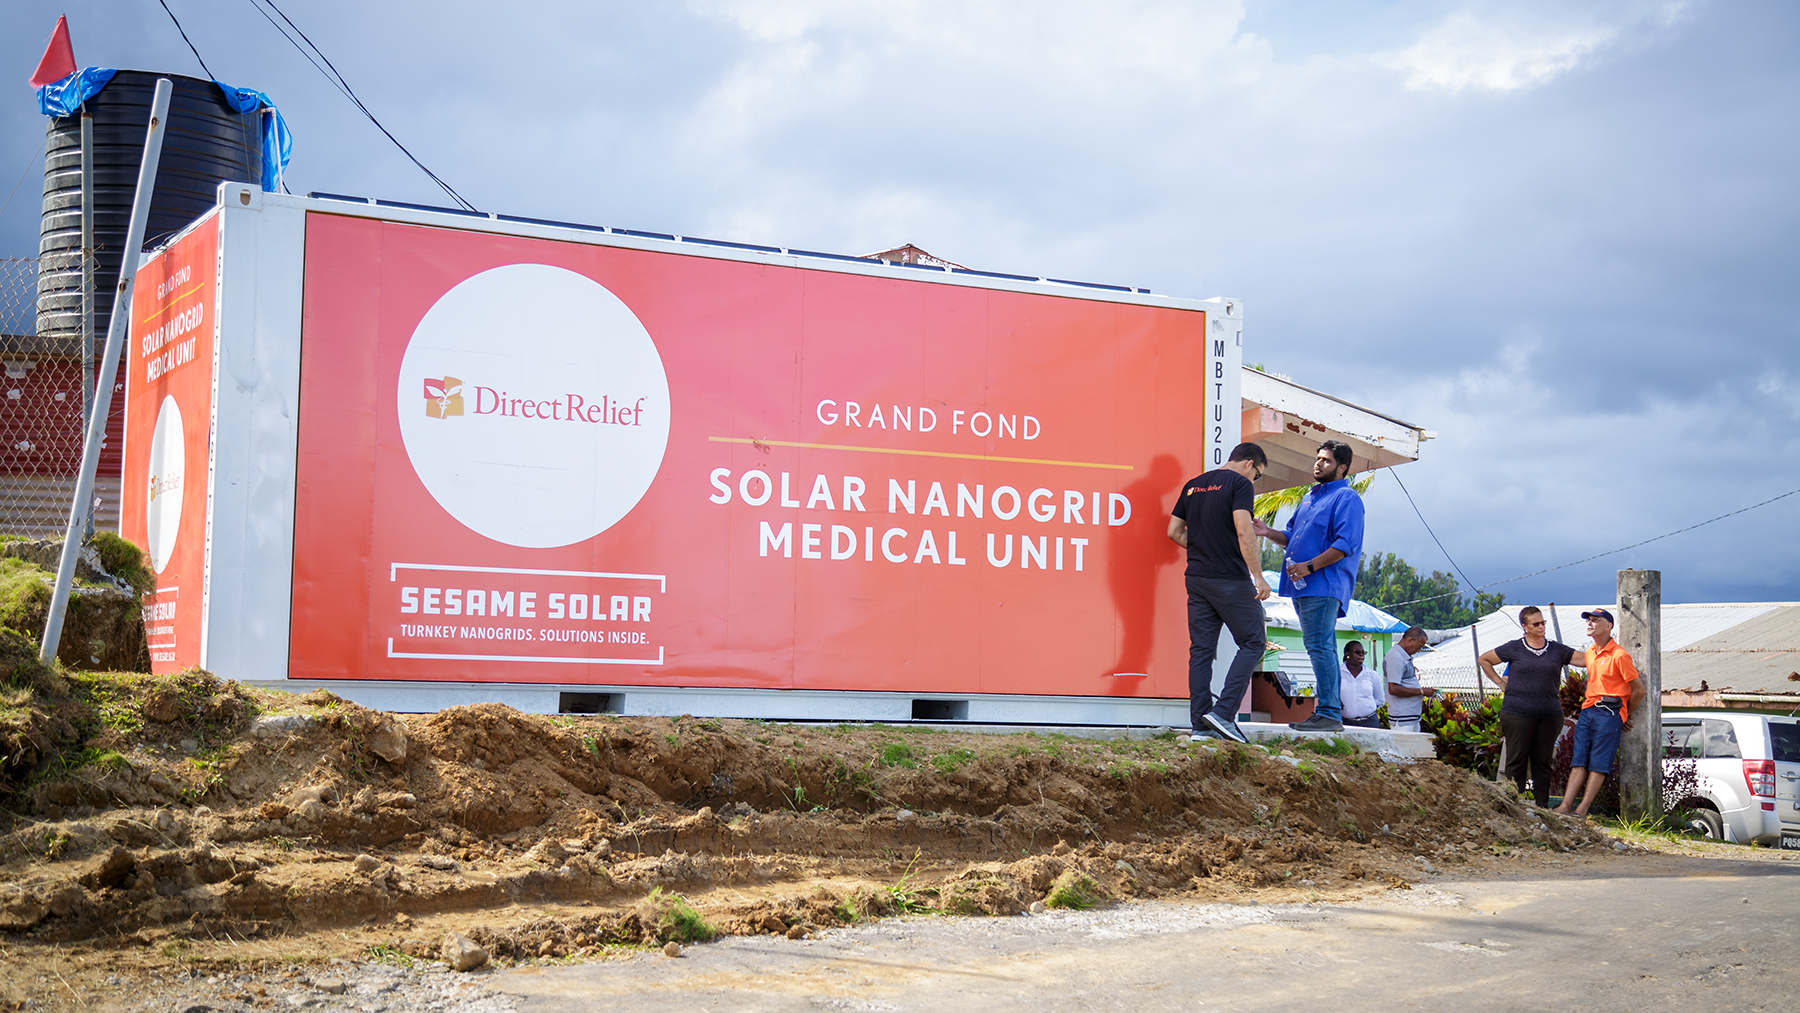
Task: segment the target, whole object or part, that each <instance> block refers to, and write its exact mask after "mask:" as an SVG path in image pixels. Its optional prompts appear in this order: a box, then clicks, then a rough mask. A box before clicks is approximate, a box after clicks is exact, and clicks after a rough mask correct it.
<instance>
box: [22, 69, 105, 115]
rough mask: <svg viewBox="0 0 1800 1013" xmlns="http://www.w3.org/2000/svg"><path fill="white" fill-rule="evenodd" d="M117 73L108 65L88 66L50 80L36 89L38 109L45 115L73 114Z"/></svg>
mask: <svg viewBox="0 0 1800 1013" xmlns="http://www.w3.org/2000/svg"><path fill="white" fill-rule="evenodd" d="M64 66H67V64H64ZM51 73H52V74H54V73H56V72H55V71H51ZM117 73H118V71H116V70H113V69H112V68H110V67H89V68H87V69H86V70H78V71H76V72H75V73H73V74H70V75H69V76H68V77H65V78H63V79H62V80H61V81H52V82H50V83H49V84H47V85H44V86H43V87H42V88H39V89H38V90H37V94H38V110H39V111H40V112H42V113H43V114H44V115H45V116H73V115H75V114H76V113H77V112H79V111H81V104H82V103H83V102H86V101H87V100H88V99H91V98H93V97H94V96H95V95H96V94H98V93H99V91H100V89H102V88H104V87H106V84H107V82H108V81H111V80H112V79H113V75H114V74H117Z"/></svg>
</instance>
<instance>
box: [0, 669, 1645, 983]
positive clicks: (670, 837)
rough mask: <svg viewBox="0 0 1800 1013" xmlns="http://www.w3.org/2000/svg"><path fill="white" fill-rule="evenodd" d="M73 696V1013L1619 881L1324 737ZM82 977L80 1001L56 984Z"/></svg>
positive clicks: (7, 950) (14, 911)
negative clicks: (1248, 904)
mask: <svg viewBox="0 0 1800 1013" xmlns="http://www.w3.org/2000/svg"><path fill="white" fill-rule="evenodd" d="M15 678H17V677H16V676H15ZM67 681H68V683H69V684H70V686H69V696H68V699H67V700H66V701H63V702H61V703H57V704H55V705H53V706H49V705H47V706H43V707H39V708H38V709H37V710H36V711H35V712H34V713H36V714H37V715H38V716H39V717H38V720H39V722H40V725H41V727H40V728H39V730H38V732H39V733H38V735H37V738H36V739H35V740H34V739H32V738H31V735H30V734H29V729H23V728H21V727H19V726H18V725H17V722H16V721H15V726H14V727H13V728H12V731H11V732H10V733H9V734H10V740H11V742H12V743H13V748H12V749H11V753H12V754H13V755H14V756H29V757H31V758H32V761H33V762H32V763H31V764H29V768H30V769H29V770H26V769H22V765H21V764H19V763H17V762H14V763H12V764H11V765H10V766H8V767H7V768H6V769H7V770H10V771H11V772H12V776H13V778H14V780H13V789H14V794H13V795H12V796H11V799H12V801H11V805H12V807H13V809H14V811H15V814H16V815H14V816H12V817H10V820H11V823H10V825H9V826H7V827H6V828H5V829H6V831H7V832H6V833H5V835H4V837H0V1008H4V1005H3V1003H13V1004H17V1003H18V1002H20V1001H21V1000H25V999H28V998H29V999H31V1000H32V1001H33V1007H32V1008H45V1007H46V1006H48V1007H56V1006H57V1005H58V1004H59V1003H63V1004H66V1005H68V1007H69V1008H71V1009H73V1008H76V1006H75V1000H74V999H73V998H72V997H73V996H74V995H76V994H78V992H80V990H81V989H82V988H83V986H82V985H81V982H83V981H87V982H89V984H92V983H93V982H94V981H98V980H100V979H101V977H104V978H108V979H112V980H127V979H130V978H131V976H133V975H152V974H162V973H167V972H168V970H169V969H170V967H171V965H180V966H183V967H188V968H192V967H196V966H198V967H202V968H208V967H214V966H224V965H233V966H238V967H243V966H259V967H267V966H269V965H279V964H282V963H283V962H289V961H293V962H304V961H309V960H320V959H324V958H328V957H333V956H339V957H367V956H368V955H369V954H370V953H371V951H373V952H375V953H376V954H377V955H380V954H388V955H390V956H391V957H392V958H393V959H396V960H405V959H407V958H408V957H409V956H410V957H419V958H423V957H433V958H435V957H436V956H437V955H438V953H439V946H440V943H441V941H442V939H443V938H444V934H445V932H446V931H448V930H456V931H461V932H463V933H465V934H466V935H468V936H469V937H470V938H472V939H474V940H475V941H476V942H477V943H480V944H481V945H482V946H483V947H485V948H486V949H487V950H488V951H489V953H490V954H491V955H492V957H493V959H494V960H496V961H499V962H514V961H525V960H533V959H563V958H568V957H571V956H595V955H604V954H607V953H610V952H617V951H618V950H619V948H621V947H641V946H645V945H658V944H661V943H663V942H666V941H669V940H675V939H680V940H688V939H693V938H701V937H704V936H706V935H707V934H708V932H709V931H717V932H722V933H728V934H754V933H779V934H783V935H787V936H790V937H792V938H799V937H802V936H805V935H807V934H809V933H811V932H814V931H816V930H817V929H819V928H822V927H826V926H830V925H834V924H841V923H845V922H850V921H855V920H858V919H862V918H867V917H872V916H877V915H885V914H893V913H896V912H905V911H915V912H940V913H946V914H969V915H1006V914H1016V913H1018V912H1020V911H1023V910H1025V909H1027V908H1028V907H1029V906H1030V905H1032V904H1033V903H1034V902H1043V901H1049V902H1051V903H1053V904H1056V903H1076V904H1080V903H1105V902H1106V901H1108V900H1110V899H1112V898H1127V897H1134V898H1155V897H1183V898H1192V899H1208V900H1215V901H1217V900H1233V899H1240V900H1241V899H1254V900H1256V901H1258V902H1261V903H1271V902H1277V901H1280V900H1284V899H1291V900H1298V899H1306V898H1326V897H1330V898H1341V897H1346V896H1354V895H1357V894H1358V893H1360V892H1367V891H1374V890H1388V889H1393V888H1397V887H1404V886H1406V885H1407V884H1408V883H1410V882H1414V881H1417V880H1418V879H1420V878H1421V877H1422V876H1424V875H1427V874H1429V873H1433V872H1436V871H1438V870H1439V869H1440V868H1441V869H1443V870H1445V871H1452V870H1454V871H1455V872H1456V873H1457V874H1459V875H1468V874H1471V873H1476V872H1479V871H1481V870H1484V869H1494V870H1505V871H1512V870H1517V869H1521V868H1523V867H1525V866H1527V865H1529V864H1531V863H1534V862H1543V861H1560V860H1562V859H1561V858H1560V856H1562V855H1563V853H1565V852H1570V851H1579V852H1580V853H1582V854H1585V855H1596V854H1601V853H1604V854H1607V855H1611V854H1612V853H1613V850H1612V847H1611V844H1612V842H1611V841H1610V840H1609V839H1608V838H1607V837H1606V835H1605V834H1603V833H1601V832H1599V831H1598V830H1597V829H1595V828H1593V827H1591V826H1589V825H1586V824H1581V823H1576V822H1573V821H1565V820H1563V819H1562V818H1560V817H1556V816H1554V815H1550V814H1547V813H1543V812H1541V811H1539V810H1535V809H1533V808H1531V807H1530V806H1529V804H1523V803H1521V802H1520V800H1518V799H1517V798H1516V797H1514V795H1513V793H1512V792H1511V790H1510V789H1501V788H1498V787H1496V786H1495V785H1493V784H1492V783H1489V782H1484V781H1481V780H1478V779H1476V778H1474V777H1473V776H1472V775H1470V774H1468V773H1467V772H1465V771H1462V770H1459V769H1456V768H1452V767H1447V766H1444V765H1443V764H1440V763H1437V762H1434V761H1427V762H1420V763H1410V764H1396V763H1391V762H1387V761H1384V760H1382V759H1380V758H1379V757H1376V756H1374V755H1372V754H1367V753H1358V752H1354V751H1349V752H1347V754H1346V755H1323V754H1321V753H1318V752H1313V751H1309V749H1307V748H1306V747H1303V746H1301V745H1300V744H1298V743H1287V744H1285V746H1282V745H1277V746H1273V747H1259V746H1237V745H1210V744H1201V745H1190V744H1188V743H1187V741H1186V737H1185V736H1180V737H1177V736H1175V735H1173V734H1172V733H1171V734H1168V735H1165V736H1162V737H1149V738H1137V739H1133V740H1113V741H1100V740H1093V739H1083V738H1071V737H1066V736H1061V735H1040V734H1029V733H1027V734H1018V735H987V734H976V733H951V732H941V731H932V730H929V729H923V728H913V727H899V726H880V725H877V726H871V727H862V726H858V727H848V726H836V727H823V726H796V725H776V724H765V723H761V722H754V721H735V720H725V721H718V720H700V719H694V718H685V717H684V718H678V719H673V720H670V719H661V718H616V717H603V716H595V717H572V716H565V717H557V718H544V717H538V716H532V715H526V714H521V713H519V712H517V711H514V710H511V709H509V708H507V707H504V706H501V705H497V704H484V705H480V706H474V707H458V708H453V709H450V710H447V711H443V712H441V713H438V714H432V715H416V716H401V715H393V714H384V713H379V712H375V711H370V710H366V709H364V708H361V707H358V706H356V705H354V704H350V703H347V702H344V701H341V700H338V699H337V698H335V697H332V696H331V695H330V694H327V693H323V692H318V693H314V694H311V695H308V696H305V697H297V696H290V695H285V694H279V693H262V692H253V691H249V690H246V689H245V688H243V687H240V686H238V685H236V684H232V683H222V682H219V681H217V680H214V679H213V678H212V677H211V676H209V675H207V674H205V673H189V674H186V675H183V676H178V677H168V678H157V677H151V676H140V675H120V674H107V675H84V674H74V675H69V676H67ZM51 688H54V687H51ZM40 695H41V694H40ZM15 702H16V701H15ZM53 721H60V722H61V724H60V725H58V726H57V728H55V729H50V728H49V726H48V724H46V723H47V722H53ZM46 729H48V730H46ZM34 742H35V745H33V743H34ZM21 744H23V745H21ZM1338 748H1339V749H1349V747H1347V746H1345V745H1344V744H1341V743H1340V744H1338ZM21 749H23V752H21ZM58 976H61V977H64V978H66V979H67V980H68V981H69V982H70V983H71V984H72V985H74V986H75V987H74V988H71V989H69V990H66V993H65V991H64V990H60V989H57V990H51V989H49V988H47V986H46V985H44V984H42V983H41V982H50V983H54V982H56V980H57V977H58ZM121 976H124V977H123V978H121ZM105 991H106V990H105V989H100V990H99V992H98V994H104V993H105ZM80 994H95V993H87V992H80ZM59 996H60V998H58V997H59ZM254 999H255V997H253V996H248V995H247V996H246V997H245V999H244V1001H245V1002H247V1003H252V1004H254ZM83 1001H84V1002H86V1000H83Z"/></svg>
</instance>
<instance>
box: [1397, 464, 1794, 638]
mask: <svg viewBox="0 0 1800 1013" xmlns="http://www.w3.org/2000/svg"><path fill="white" fill-rule="evenodd" d="M1395 481H1399V476H1395ZM1400 488H1401V489H1405V488H1406V487H1405V486H1404V485H1402V486H1401V487H1400ZM1797 494H1800V489H1789V490H1788V491H1787V492H1784V493H1781V494H1780V495H1777V496H1770V497H1769V498H1768V499H1765V500H1763V501H1762V502H1760V503H1752V504H1750V505H1749V506H1747V507H1739V508H1738V509H1736V510H1732V511H1730V512H1729V513H1722V514H1720V515H1719V516H1717V517H1708V518H1707V519H1706V520H1703V521H1700V522H1699V523H1697V524H1689V525H1688V526H1687V527H1685V528H1676V529H1675V530H1674V531H1666V532H1664V533H1662V534H1660V535H1656V536H1654V537H1652V538H1646V539H1644V540H1643V541H1641V542H1632V543H1631V544H1630V545H1621V546H1620V547H1618V548H1616V549H1608V550H1606V551H1605V552H1596V553H1594V554H1593V555H1591V556H1583V557H1582V558H1580V559H1577V560H1573V561H1571V562H1567V563H1558V564H1556V565H1555V566H1546V567H1544V568H1543V569H1542V570H1533V571H1531V572H1530V573H1525V574H1520V575H1519V576H1517V577H1508V578H1506V579H1505V580H1496V581H1492V582H1490V583H1487V584H1482V585H1476V584H1474V583H1473V582H1470V584H1469V588H1470V590H1473V591H1485V590H1487V589H1488V588H1491V587H1499V586H1500V585H1501V584H1511V583H1512V582H1514V581H1518V580H1525V579H1526V578H1528V577H1536V576H1539V575H1541V574H1546V573H1550V572H1552V571H1555V570H1566V569H1568V568H1569V567H1571V566H1580V565H1581V564H1582V563H1591V562H1593V561H1594V560H1596V559H1600V558H1602V557H1604V556H1612V555H1617V554H1618V553H1621V552H1625V551H1626V550H1628V549H1635V548H1637V547H1639V546H1642V545H1649V544H1650V543H1651V542H1660V541H1662V540H1663V539H1665V538H1673V537H1674V536H1676V535H1679V534H1684V533H1686V532H1689V531H1692V530H1694V529H1695V528H1703V527H1705V526H1707V525H1708V524H1712V523H1714V522H1717V521H1722V520H1724V519H1725V518H1727V517H1736V516H1737V515H1738V514H1741V513H1749V512H1750V511H1752V510H1755V509H1757V508H1758V507H1766V506H1768V505H1769V504H1770V503H1774V502H1776V501H1777V500H1784V499H1787V498H1788V497H1789V496H1793V495H1797ZM1406 498H1407V501H1408V502H1411V501H1412V495H1411V494H1410V493H1408V494H1407V497H1406ZM1418 511H1419V507H1418V504H1416V503H1415V504H1413V512H1414V513H1418ZM1419 522H1420V523H1421V524H1423V523H1424V522H1425V515H1424V514H1419ZM1425 530H1426V531H1427V532H1430V531H1431V525H1429V524H1426V525H1425ZM1431 540H1432V541H1434V542H1436V541H1437V535H1435V534H1433V535H1432V536H1431ZM1443 547H1444V544H1443V543H1442V542H1438V548H1439V549H1442V548H1443ZM1444 557H1445V558H1446V559H1449V557H1450V553H1448V552H1445V553H1444ZM1450 565H1451V566H1452V567H1455V566H1456V560H1454V559H1451V560H1450ZM1456 572H1457V573H1462V569H1461V568H1460V567H1458V568H1457V570H1456ZM1468 579H1469V578H1468V577H1467V576H1466V575H1465V576H1464V577H1463V580H1465V581H1466V580H1468ZM1461 593H1462V592H1461V591H1446V592H1445V593H1443V594H1434V595H1429V596H1427V597H1424V598H1414V599H1412V600H1411V601H1398V602H1394V603H1393V604H1391V605H1387V606H1384V607H1385V608H1390V609H1393V608H1399V607H1400V606H1402V605H1416V604H1418V603H1419V602H1422V601H1436V600H1437V599H1439V598H1448V597H1451V596H1453V595H1458V594H1461Z"/></svg>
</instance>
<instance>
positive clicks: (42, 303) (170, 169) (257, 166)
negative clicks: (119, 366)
mask: <svg viewBox="0 0 1800 1013" xmlns="http://www.w3.org/2000/svg"><path fill="white" fill-rule="evenodd" d="M159 77H166V78H168V79H169V80H170V81H171V82H173V84H174V85H175V91H174V94H173V95H172V96H171V97H170V100H169V122H168V125H167V126H166V127H165V128H164V131H163V147H162V159H161V160H160V161H159V162H158V163H157V169H156V193H155V194H154V196H153V197H152V200H151V203H150V220H149V224H148V226H147V227H146V228H145V230H144V245H145V246H146V247H148V246H154V245H155V244H156V243H158V242H160V241H161V240H162V239H164V238H166V237H167V236H169V235H171V234H173V233H175V232H179V231H180V230H181V229H182V228H183V227H185V226H186V225H187V224H188V223H189V222H191V221H193V220H194V219H195V218H197V217H199V216H200V215H201V214H204V213H205V212H206V210H207V209H208V208H210V207H212V206H213V202H214V200H215V199H216V198H217V195H218V186H219V184H220V183H222V182H226V181H234V182H256V181H258V180H260V179H262V126H261V116H260V114H259V113H256V112H251V113H239V112H237V111H236V110H234V109H233V108H232V107H231V106H230V105H228V104H226V101H225V96H224V95H223V94H222V93H221V92H220V91H219V86H218V85H215V84H213V83H212V82H211V81H202V80H200V79H199V78H193V77H183V76H182V75H180V74H153V73H149V72H147V71H142V70H121V71H119V72H118V73H117V74H115V75H113V79H112V80H111V81H109V82H108V83H107V85H106V87H104V88H102V89H100V92H99V94H97V95H95V96H94V97H93V98H91V99H88V103H87V107H88V111H89V112H91V113H93V115H94V243H95V245H96V246H97V247H98V248H99V255H98V257H97V258H96V264H95V271H94V342H95V344H96V345H97V346H98V345H102V344H104V343H105V341H106V328H107V325H108V322H109V320H110V318H111V316H112V304H113V291H114V289H115V288H117V287H118V283H119V266H120V264H121V263H122V262H123V258H122V257H121V253H122V252H123V251H122V247H123V246H124V245H125V230H126V229H127V227H129V225H130V223H131V201H132V197H133V195H134V193H135V191H136V188H137V176H138V166H139V165H140V164H141V163H142V162H143V158H144V138H145V136H146V133H147V131H148V129H149V124H150V100H151V97H152V95H153V93H154V92H155V90H156V79H157V78H159ZM80 253H81V116H80V115H79V114H77V115H75V116H65V117H63V118H61V119H53V120H51V121H50V136H49V138H48V139H47V140H46V147H45V152H44V219H43V226H42V235H41V238H40V239H39V243H38V256H39V258H40V259H39V261H38V302H37V333H38V342H37V344H38V346H39V348H40V349H41V350H42V351H44V352H52V353H62V354H79V353H80V350H81V258H80Z"/></svg>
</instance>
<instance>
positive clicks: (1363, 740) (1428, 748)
mask: <svg viewBox="0 0 1800 1013" xmlns="http://www.w3.org/2000/svg"><path fill="white" fill-rule="evenodd" d="M1238 727H1239V728H1241V729H1243V732H1244V735H1245V737H1246V738H1248V739H1249V740H1250V741H1251V742H1272V741H1274V740H1276V739H1349V740H1350V741H1351V742H1354V743H1356V744H1357V746H1358V747H1359V748H1361V749H1364V750H1366V751H1368V752H1371V753H1382V754H1385V755H1395V756H1405V757H1408V758H1411V759H1417V760H1434V759H1436V758H1437V744H1436V741H1437V740H1436V736H1433V735H1431V734H1430V733H1428V732H1395V731H1389V730H1388V729H1386V728H1348V727H1346V728H1345V729H1344V730H1343V731H1341V732H1297V731H1294V730H1293V729H1292V728H1289V727H1288V726H1287V725H1278V724H1262V723H1260V722H1254V721H1242V722H1239V723H1238Z"/></svg>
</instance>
